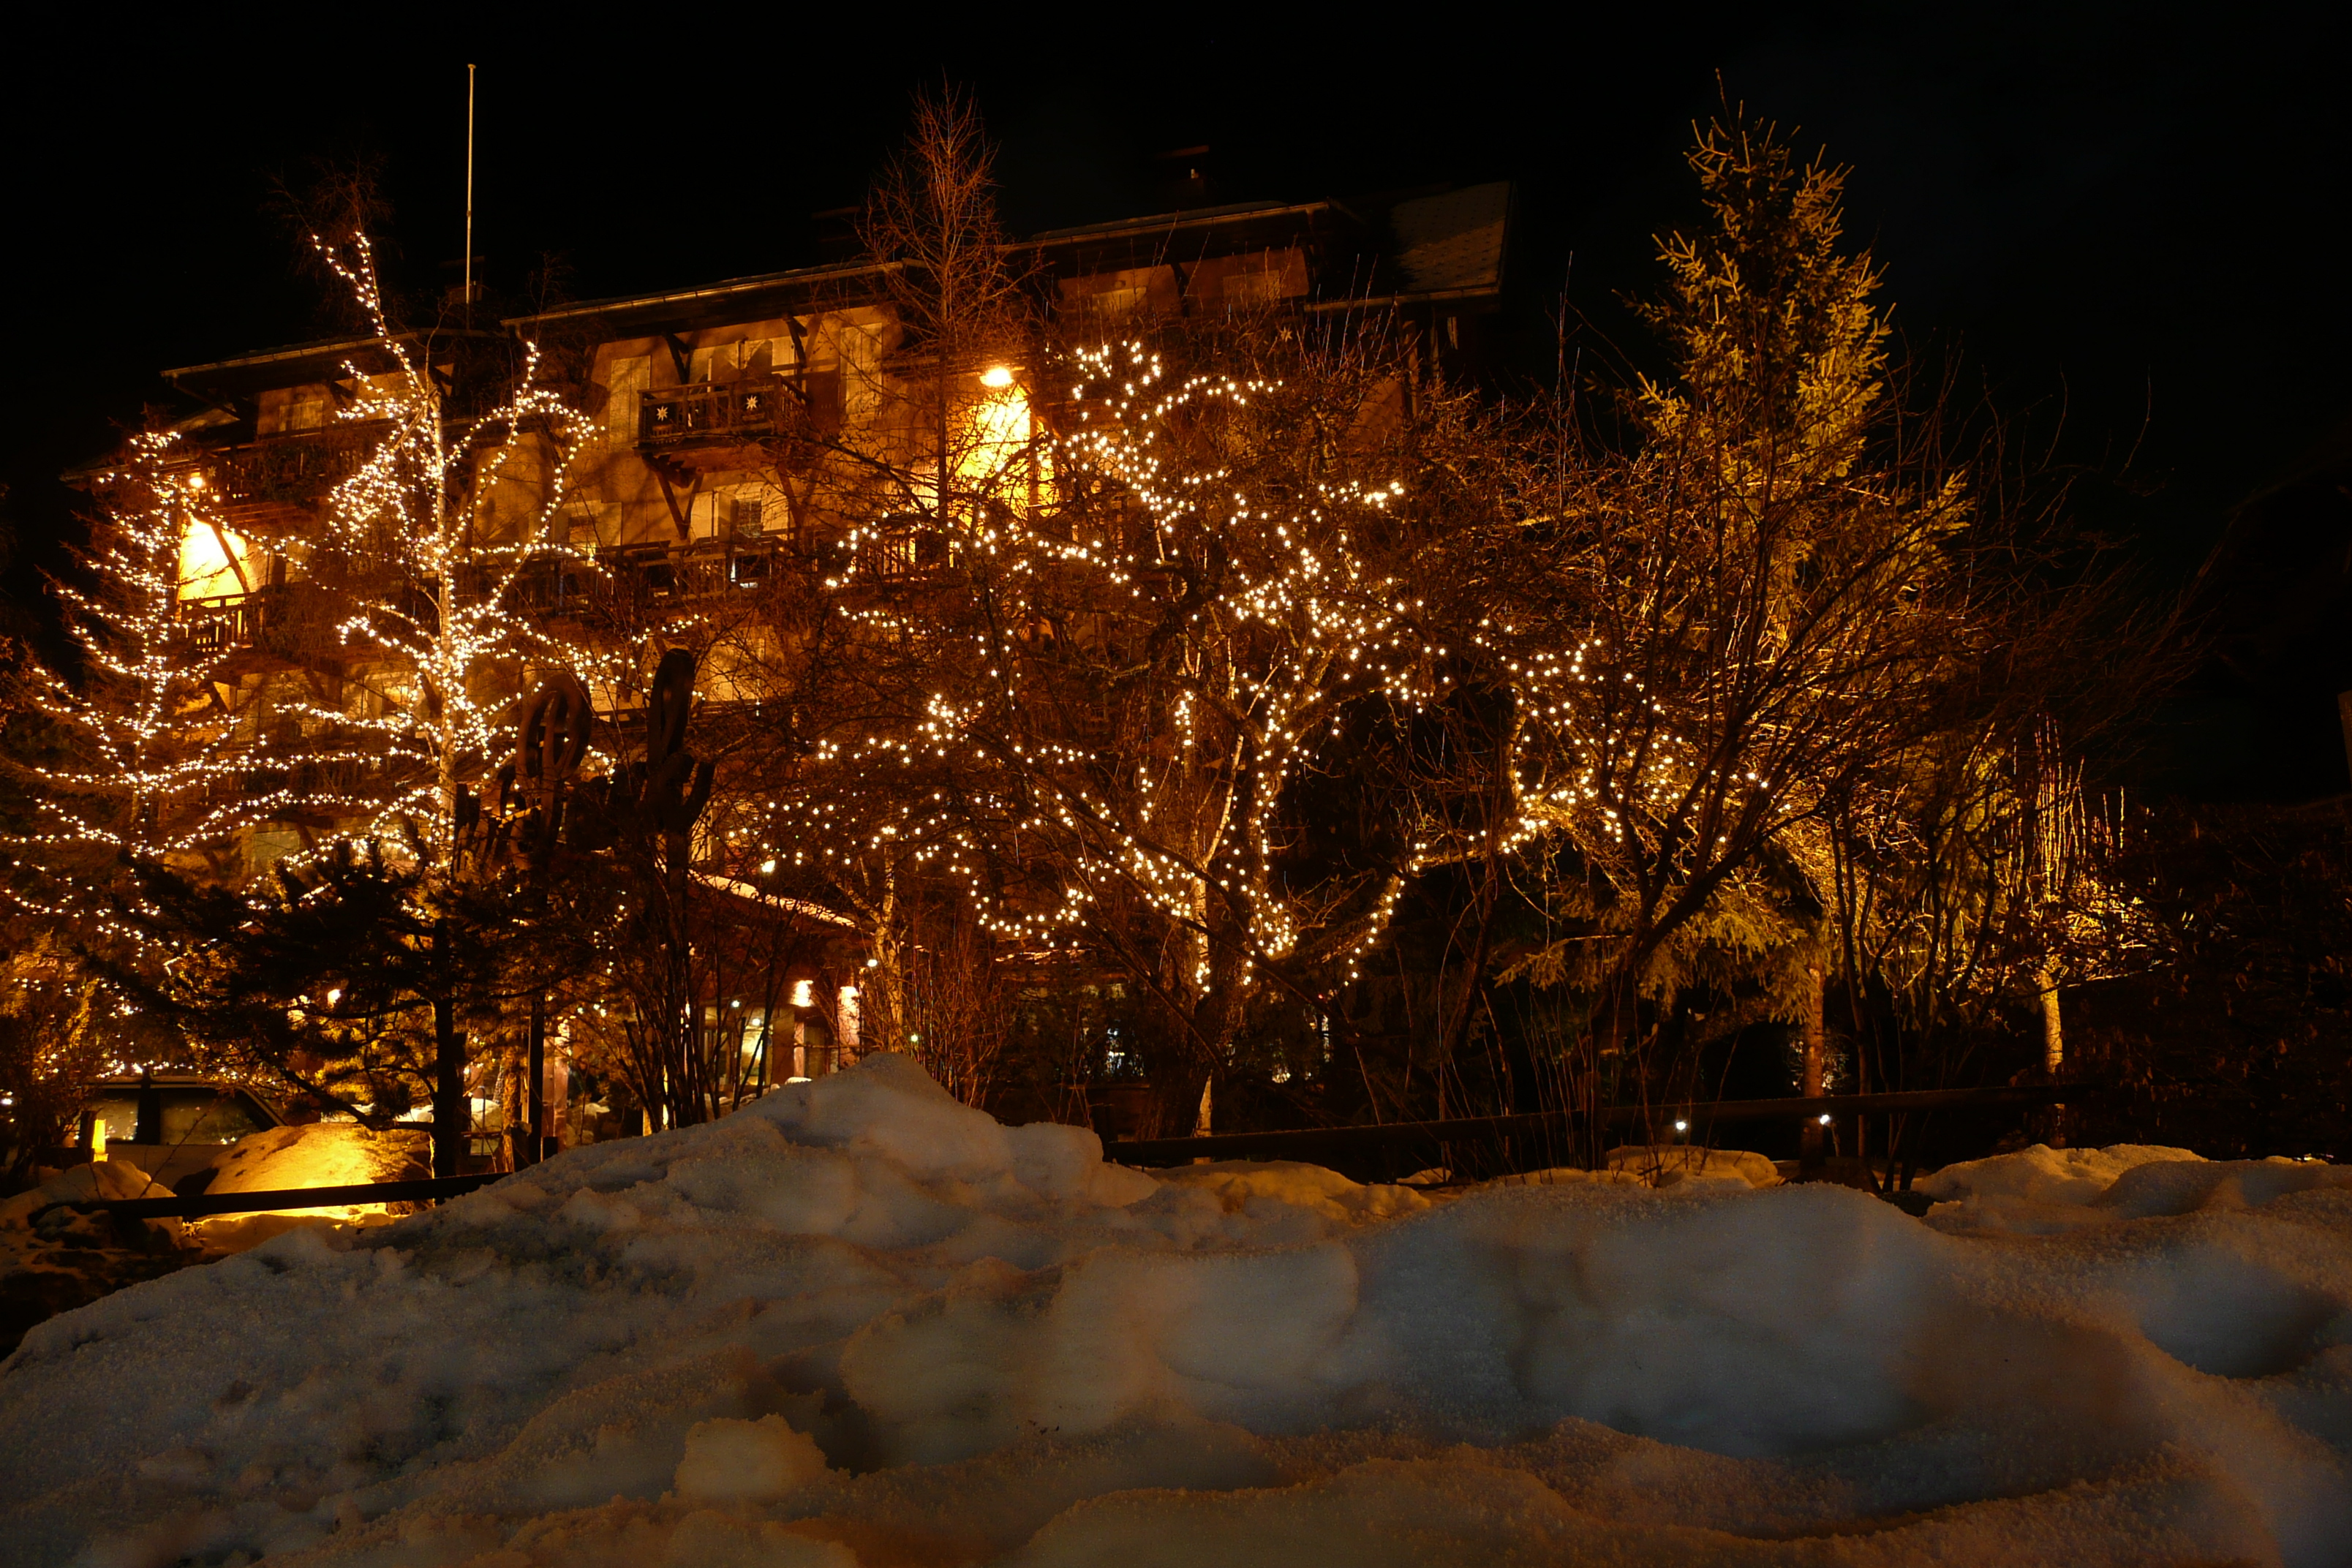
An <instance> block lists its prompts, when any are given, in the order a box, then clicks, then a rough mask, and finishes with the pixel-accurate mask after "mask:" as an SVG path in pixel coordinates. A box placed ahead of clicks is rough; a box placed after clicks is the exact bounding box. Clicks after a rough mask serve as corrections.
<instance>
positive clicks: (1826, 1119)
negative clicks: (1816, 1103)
mask: <svg viewBox="0 0 2352 1568" xmlns="http://www.w3.org/2000/svg"><path fill="white" fill-rule="evenodd" d="M1829 1124H1830V1119H1829V1117H1828V1115H1827V1114H1826V1113H1824V1114H1823V1115H1822V1126H1824V1127H1827V1126H1828V1125H1829Z"/></svg>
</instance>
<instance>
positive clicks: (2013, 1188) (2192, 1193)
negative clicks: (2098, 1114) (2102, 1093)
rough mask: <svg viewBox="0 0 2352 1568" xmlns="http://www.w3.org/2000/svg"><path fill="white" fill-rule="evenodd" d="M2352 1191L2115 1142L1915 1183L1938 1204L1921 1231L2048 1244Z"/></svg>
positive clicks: (2310, 1176)
mask: <svg viewBox="0 0 2352 1568" xmlns="http://www.w3.org/2000/svg"><path fill="white" fill-rule="evenodd" d="M2345 1186H2352V1170H2338V1169H2337V1168H2336V1167H2335V1166H2332V1165H2326V1164H2323V1163H2318V1162H2316V1161H2305V1160H2285V1159H2270V1160H2226V1161H2223V1160H2207V1159H2204V1158H2202V1157H2201V1156H2200V1155H2197V1154H2193V1153H2191V1152H2189V1151H2188V1150H2186V1149H2168V1148H2165V1147H2163V1146H2161V1145H2159V1144H2151V1143H2116V1144H2113V1145H2110V1146H2109V1147H2107V1148H2105V1149H2052V1148H2050V1147H2048V1146H2047V1145H2045V1144H2041V1143H2036V1144H2035V1145H2033V1146H2032V1148H2030V1149H2023V1150H2020V1151H2019V1152H2016V1153H2013V1154H1996V1155H1994V1156H1993V1157H1992V1158H1990V1159H1988V1160H1971V1161H1969V1162H1968V1163H1965V1164H1958V1165H1947V1166H1945V1167H1944V1168H1943V1169H1942V1170H1940V1171H1938V1172H1937V1173H1935V1174H1934V1175H1932V1176H1925V1177H1922V1178H1921V1179H1920V1180H1919V1181H1917V1182H1916V1183H1915V1184H1913V1190H1915V1191H1916V1192H1922V1193H1925V1194H1927V1195H1928V1196H1929V1197H1931V1198H1935V1199H1937V1200H1938V1201H1937V1203H1936V1205H1935V1206H1934V1207H1932V1208H1930V1209H1929V1210H1928V1211H1927V1223H1928V1224H1929V1225H1930V1226H1934V1227H1935V1228H1936V1229H1937V1230H1940V1231H1944V1232H1947V1233H1948V1234H1950V1235H1954V1236H2056V1235H2061V1234H2063V1233H2064V1232H2067V1231H2073V1230H2082V1229H2085V1228H2090V1227H2095V1226H2108V1225H2112V1224H2115V1223H2116V1222H2117V1221H2119V1220H2128V1219H2148V1218H2152V1217H2156V1216H2158V1215H2186V1214H2192V1213H2195V1212H2197V1211H2199V1210H2202V1209H2209V1208H2252V1207H2258V1206H2260V1205H2263V1204H2267V1203H2269V1202H2270V1201H2271V1200H2272V1199H2273V1198H2277V1197H2282V1196H2284V1195H2285V1194H2289V1193H2301V1192H2308V1191H2311V1190H2313V1189H2315V1188H2326V1187H2345Z"/></svg>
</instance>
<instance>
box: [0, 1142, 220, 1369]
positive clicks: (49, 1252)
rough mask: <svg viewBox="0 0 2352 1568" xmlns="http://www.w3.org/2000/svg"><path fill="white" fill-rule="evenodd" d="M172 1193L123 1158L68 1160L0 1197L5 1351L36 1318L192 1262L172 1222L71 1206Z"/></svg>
mask: <svg viewBox="0 0 2352 1568" xmlns="http://www.w3.org/2000/svg"><path fill="white" fill-rule="evenodd" d="M158 1195H160V1196H164V1197H169V1196H170V1195H171V1194H170V1193H169V1192H167V1191H164V1190H163V1189H162V1188H159V1187H157V1186H156V1185H155V1184H153V1182H152V1180H151V1179H150V1178H149V1176H148V1174H147V1173H146V1172H144V1171H142V1170H141V1169H140V1168H139V1167H138V1166H136V1165H133V1164H130V1163H127V1162H123V1161H119V1160H96V1161H91V1162H89V1163H85V1164H80V1165H70V1166H68V1167H67V1168H66V1169H65V1170H63V1171H60V1172H58V1173H57V1174H56V1175H54V1176H51V1177H50V1178H49V1179H48V1180H47V1181H46V1182H43V1183H42V1184H40V1185H39V1186H37V1187H34V1188H32V1189H31V1190H30V1191H27V1192H22V1193H18V1194H16V1195H15V1196H13V1197H10V1198H8V1199H6V1200H5V1202H0V1355H5V1354H6V1353H7V1352H10V1351H12V1350H14V1349H16V1344H17V1342H18V1341H19V1340H21V1339H22V1338H23V1337H24V1336H25V1334H26V1331H29V1330H30V1329H31V1328H32V1327H33V1325H34V1324H36V1323H38V1322H40V1321H42V1320H44V1319H46V1318H51V1317H55V1316H56V1315H57V1314H58V1313H59V1312H63V1311H68V1310H71V1309H73V1308H75V1307H79V1306H82V1305H84V1304H85V1303H87V1302H90V1301H94V1300H98V1299H99V1298H100V1297H101V1296H104V1295H106V1294H108V1293H109V1292H110V1291H114V1290H119V1289H121V1288H122V1287H123V1286H125V1285H131V1284H135V1283H137V1282H138V1281H140V1280H142V1279H154V1278H155V1277H156V1276H157V1275H159V1274H165V1273H169V1272H170V1271H171V1270H173V1269H174V1268H178V1267H180V1266H181V1264H182V1263H184V1262H185V1261H187V1260H188V1259H187V1258H186V1256H184V1255H183V1254H180V1253H178V1252H177V1251H176V1250H175V1248H176V1247H178V1246H179V1243H180V1240H181V1227H180V1226H179V1225H178V1224H177V1223H176V1222H174V1221H171V1220H131V1221H123V1222H117V1221H116V1220H114V1219H113V1218H112V1217H111V1216H110V1215H105V1214H102V1213H86V1212H84V1211H82V1210H80V1209H77V1208H72V1207H68V1206H67V1205H72V1204H79V1203H88V1202H90V1201H92V1200H94V1199H100V1198H136V1197H153V1196H158Z"/></svg>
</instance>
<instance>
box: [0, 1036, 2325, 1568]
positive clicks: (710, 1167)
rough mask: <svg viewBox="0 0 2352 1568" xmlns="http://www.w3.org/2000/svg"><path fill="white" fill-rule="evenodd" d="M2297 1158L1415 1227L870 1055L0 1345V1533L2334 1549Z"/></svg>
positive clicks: (1522, 1194) (1403, 1207) (996, 1558)
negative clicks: (1129, 1152) (1975, 1197)
mask: <svg viewBox="0 0 2352 1568" xmlns="http://www.w3.org/2000/svg"><path fill="white" fill-rule="evenodd" d="M1700 1164H1701V1167H1702V1169H1705V1168H1706V1165H1707V1164H1709V1162H1706V1161H1701V1162H1700ZM2273 1169H2277V1170H2281V1171H2285V1170H2288V1169H2289V1168H2287V1167H2274V1168H2273ZM2175 1171H2179V1172H2184V1173H2199V1172H2204V1171H2221V1172H2223V1173H2224V1174H2222V1175H2221V1176H2220V1177H2218V1178H2216V1179H2214V1180H2212V1181H2210V1182H2203V1181H2202V1178H2201V1177H2200V1180H2199V1181H2191V1180H2189V1176H2188V1175H2180V1176H2174V1175H2172V1174H2171V1173H2172V1172H2175ZM2233 1172H2234V1173H2233ZM2293 1173H2294V1182H2287V1181H2286V1180H2285V1179H2284V1177H2274V1178H2268V1179H2267V1181H2268V1184H2265V1180H2264V1179H2257V1176H2256V1175H2255V1174H2254V1173H2250V1172H2247V1171H2245V1170H2243V1169H2242V1168H2238V1167H2229V1166H2222V1165H2219V1164H2208V1163H2204V1162H2194V1163H2177V1164H2172V1165H2165V1164H2148V1163H2132V1164H2131V1165H2130V1166H2129V1168H2128V1169H2126V1170H2125V1172H2124V1173H2123V1175H2122V1176H2121V1177H2117V1178H2114V1179H2112V1180H2111V1181H2110V1183H2109V1184H2108V1186H2107V1187H2106V1188H2105V1189H2104V1190H2103V1192H2102V1194H2100V1196H2101V1197H2102V1198H2104V1197H2105V1196H2108V1195H2111V1194H2115V1193H2116V1192H2117V1191H2118V1190H2119V1189H2121V1188H2122V1187H2123V1186H2124V1185H2125V1184H2126V1182H2127V1181H2131V1180H2134V1179H2137V1180H2138V1181H2139V1182H2140V1185H2141V1188H2144V1189H2145V1190H2144V1191H2142V1190H2139V1189H2135V1192H2134V1193H2126V1194H2124V1195H2122V1196H2121V1197H2116V1199H2115V1201H2113V1202H2109V1203H2105V1205H2104V1207H2103V1208H2102V1210H2101V1213H2102V1215H2103V1218H2102V1220H2101V1221H2100V1223H2098V1224H2096V1225H2094V1226H2085V1227H2080V1228H2077V1229H2075V1230H2074V1231H2073V1232H2071V1233H2068V1234H2063V1235H2055V1236H2050V1237H2023V1238H2020V1237H2000V1238H1993V1239H1980V1238H1972V1237H1956V1236H1950V1235H1945V1234H1939V1233H1938V1232H1937V1230H1934V1229H1931V1228H1929V1227H1927V1226H1923V1225H1921V1224H1919V1223H1918V1222H1916V1221H1915V1220H1912V1219H1910V1218H1908V1217H1906V1215H1904V1214H1902V1213H1901V1212H1900V1211H1898V1210H1897V1209H1895V1207H1893V1206H1892V1205H1887V1204H1884V1203H1881V1202H1879V1201H1877V1200H1875V1199H1874V1198H1872V1197H1870V1196H1868V1195H1866V1194H1861V1193H1857V1192H1853V1191H1851V1190H1848V1189H1844V1188H1839V1187H1832V1186H1825V1185H1810V1186H1786V1187H1772V1188H1769V1190H1761V1191H1759V1190H1752V1189H1750V1188H1749V1187H1748V1184H1747V1182H1746V1181H1745V1180H1742V1181H1739V1182H1737V1183H1734V1182H1729V1181H1685V1182H1678V1183H1676V1184H1673V1185H1671V1186H1667V1187H1664V1188H1663V1189H1658V1190H1653V1189H1651V1188H1649V1187H1647V1186H1645V1185H1640V1184H1628V1183H1624V1182H1622V1181H1621V1182H1610V1183H1600V1182H1589V1181H1588V1182H1576V1183H1562V1184H1519V1185H1511V1186H1500V1185H1498V1186H1494V1187H1490V1188H1486V1189H1480V1190H1476V1191H1473V1192H1470V1193H1468V1194H1465V1195H1462V1196H1459V1197H1455V1198H1452V1199H1450V1200H1439V1201H1432V1200H1431V1199H1430V1198H1429V1197H1428V1196H1426V1195H1424V1194H1416V1193H1411V1192H1406V1191H1404V1190H1402V1189H1365V1188H1360V1187H1357V1186H1355V1185H1354V1184H1350V1183H1348V1182H1345V1181H1344V1180H1343V1179H1341V1178H1339V1177H1337V1176H1335V1175H1332V1174H1331V1173H1328V1172H1320V1171H1317V1170H1315V1169H1314V1168H1312V1167H1301V1166H1271V1167H1265V1166H1261V1167H1248V1166H1235V1165H1226V1166H1221V1167H1213V1166H1200V1167H1188V1168H1184V1169H1180V1170H1177V1171H1173V1172H1170V1173H1165V1175H1164V1176H1162V1177H1154V1176H1152V1175H1148V1174H1144V1173H1138V1172H1133V1171H1126V1170H1121V1169H1118V1168H1117V1167H1113V1166H1108V1165H1105V1164H1104V1163H1102V1161H1101V1158H1100V1150H1099V1146H1098V1145H1097V1143H1096V1142H1095V1140H1094V1138H1093V1137H1092V1135H1091V1134H1089V1133H1087V1132H1085V1131H1080V1130H1076V1129H1071V1128H1065V1127H1054V1126H1031V1127H1023V1128H1004V1127H1001V1126H999V1125H997V1124H996V1123H995V1122H993V1121H991V1120H989V1119H988V1118H987V1117H985V1116H982V1115H981V1114H979V1113H977V1112H974V1111H971V1110H965V1109H963V1108H961V1107H960V1106H958V1105H956V1104H955V1103H954V1102H953V1101H951V1100H949V1099H948V1098H947V1097H946V1096H945V1095H944V1094H943V1093H941V1092H940V1090H939V1089H937V1088H936V1087H934V1086H933V1085H931V1084H930V1082H929V1080H928V1079H925V1078H924V1077H923V1076H922V1075H921V1073H920V1072H919V1070H918V1069H916V1068H913V1067H912V1066H911V1065H909V1064H908V1063H907V1062H905V1061H903V1060H901V1059H899V1058H887V1057H886V1058H872V1059H869V1061H868V1062H866V1064H864V1065H862V1066H860V1067H859V1068H856V1070H854V1071H851V1072H848V1073H844V1074H839V1075H836V1076H834V1077H830V1078H827V1079H820V1080H818V1081H817V1082H815V1083H814V1084H804V1085H795V1086H793V1087H792V1088H790V1089H786V1090H783V1091H782V1092H779V1093H777V1094H774V1095H772V1096H771V1097H769V1098H768V1099H767V1100H763V1101H761V1102H760V1103H759V1104H757V1105H755V1106H753V1107H751V1108H749V1109H747V1110H743V1111H741V1112H740V1113H738V1114H737V1115H735V1116H732V1117H730V1118H729V1119H727V1120H726V1121H720V1122H718V1123H716V1124H713V1125H711V1126H708V1127H702V1128H696V1129H691V1130H688V1131H684V1132H677V1133H669V1134H664V1135H662V1136H658V1137H654V1138H646V1139H631V1140H625V1141H621V1142H611V1143H600V1144H596V1145H593V1146H591V1147H588V1148H584V1149H580V1150H576V1151H573V1152H569V1153H567V1154H565V1155H563V1156H562V1157H561V1158H559V1159H557V1160H554V1161H551V1162H550V1163H547V1164H545V1165H542V1166H540V1167H537V1168H535V1169H533V1170H531V1171H529V1172H526V1173H522V1174H520V1175H518V1176H515V1177H512V1178H509V1179H508V1180H506V1181H504V1182H501V1183H499V1184H498V1185H496V1186H494V1187H491V1188H488V1189H486V1190H485V1191H483V1192H480V1193H478V1194H474V1195H473V1196H471V1197H468V1198H465V1199H462V1200H459V1201H457V1202H456V1203H453V1204H450V1205H446V1206H444V1207H442V1208H440V1209H438V1210H436V1211H435V1212H433V1213H431V1214H427V1215H418V1216H415V1217H413V1218H410V1219H406V1220H403V1221H401V1222H399V1223H398V1224H395V1225H392V1226H383V1227H380V1228H373V1229H366V1230H360V1231H350V1232H338V1233H322V1232H318V1231H302V1232H297V1233H294V1234H290V1235H288V1236H285V1237H279V1238H278V1239H277V1240H275V1241H272V1242H270V1243H268V1244H267V1245H266V1246H263V1247H259V1248H257V1249H256V1250H254V1251H252V1252H249V1253H247V1254H245V1255H243V1256H241V1257H238V1258H232V1259H229V1260H228V1261H226V1262H224V1263H221V1264H217V1265H214V1266H211V1267H207V1268H198V1269H191V1270H187V1271H185V1272H183V1273H180V1274H177V1275H174V1276H173V1277H171V1278H169V1279H163V1280H159V1281H156V1282H154V1283H152V1284H148V1285H143V1286H141V1287H138V1288H136V1289H131V1290H127V1291H124V1292H122V1293H121V1294H118V1295H116V1296H113V1297H110V1298H109V1299H107V1300H103V1301H100V1302H98V1303H96V1304H94V1305H93V1306H90V1307H89V1308H86V1309H84V1310H79V1311H77V1312H73V1313H70V1314H68V1315H67V1316H65V1317H62V1318H59V1319H57V1320H54V1321H50V1322H48V1323H46V1324H44V1325H42V1326H41V1327H40V1328H38V1329H37V1330H35V1331H33V1333H32V1334H31V1335H29V1336H28V1337H27V1339H26V1342H25V1345H24V1348H23V1349H22V1350H20V1351H19V1352H17V1354H16V1356H15V1357H14V1358H13V1359H11V1360H10V1361H8V1362H7V1363H5V1364H0V1540H5V1541H6V1542H9V1548H8V1561H9V1562H10V1563H23V1564H26V1568H34V1565H45V1564H68V1563H82V1564H89V1565H90V1568H99V1565H100V1564H104V1565H108V1568H148V1565H151V1564H152V1565H156V1568H160V1565H162V1564H166V1563H180V1562H188V1563H200V1564H225V1563H230V1562H235V1561H247V1560H249V1559H250V1558H251V1557H254V1556H259V1555H262V1554H267V1555H268V1560H269V1561H270V1562H272V1563H278V1562H286V1563H299V1564H320V1565H323V1564H330V1563H332V1564H350V1565H355V1568H356V1565H361V1564H365V1565H370V1568H394V1565H399V1568H434V1565H439V1564H447V1565H450V1568H458V1565H469V1568H540V1565H545V1568H553V1565H555V1564H563V1565H565V1568H599V1565H607V1564H609V1565H611V1568H623V1565H630V1568H635V1565H648V1568H688V1565H692V1568H726V1565H731V1564H763V1565H772V1564H797V1563H808V1564H826V1565H829V1568H853V1565H861V1564H862V1565H863V1568H882V1565H884V1564H914V1563H940V1564H974V1563H992V1562H1003V1563H1017V1564H1022V1565H1024V1568H1046V1565H1060V1564H1079V1563H1119V1564H1121V1568H1147V1565H1150V1564H1160V1563H1168V1564H1175V1563H1210V1562H1213V1563H1235V1564H1256V1563H1263V1564H1277V1563H1278V1564H1285V1565H1294V1564H1307V1565H1313V1564H1323V1563H1330V1564H1351V1565H1352V1564H1422V1563H1427V1564H1438V1563H1465V1562H1484V1561H1496V1560H1503V1559H1508V1560H1510V1561H1514V1562H1521V1563H1560V1564H1568V1563H1671V1562H1707V1563H1774V1564H1791V1563H1824V1564H1827V1563H1840V1564H1853V1563H1918V1562H1938V1563H2018V1562H2033V1561H2047V1562H2059V1561H2063V1562H2067V1563H2115V1564H2144V1563H2205V1562H2213V1561H2228V1560H2244V1561H2250V1562H2257V1563H2272V1562H2277V1563H2296V1564H2300V1563H2334V1562H2341V1561H2343V1560H2345V1558H2346V1557H2347V1554H2352V1477H2347V1448H2352V1187H2347V1186H2346V1185H2345V1184H2343V1183H2344V1180H2345V1179H2347V1178H2352V1173H2337V1172H2332V1171H2329V1170H2327V1169H2326V1168H2324V1167H2294V1168H2293ZM1987 1180H1988V1181H1989V1182H1990V1180H1991V1178H1987ZM2200 1182H2201V1184H2200ZM1987 1190H1988V1191H1990V1186H1989V1187H1988V1188H1987ZM2135 1194H2137V1195H2135ZM1955 1201H1956V1202H1957V1201H1964V1200H1955ZM2037 1201H2040V1200H2037ZM2072 1206H2074V1207H2078V1208H2080V1207H2086V1206H2089V1205H2084V1204H2079V1203H2078V1204H2075V1205H2072ZM239 1553H244V1554H246V1556H245V1557H242V1558H241V1557H239V1556H238V1554H239Z"/></svg>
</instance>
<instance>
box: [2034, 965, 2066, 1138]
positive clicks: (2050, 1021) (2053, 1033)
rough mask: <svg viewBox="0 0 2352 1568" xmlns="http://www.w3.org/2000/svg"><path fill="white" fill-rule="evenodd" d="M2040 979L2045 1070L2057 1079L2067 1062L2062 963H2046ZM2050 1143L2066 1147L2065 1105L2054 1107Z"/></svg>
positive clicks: (2051, 1109)
mask: <svg viewBox="0 0 2352 1568" xmlns="http://www.w3.org/2000/svg"><path fill="white" fill-rule="evenodd" d="M2040 979H2041V981H2042V1071H2044V1072H2046V1073H2048V1074H2049V1075H2050V1076H2051V1077H2052V1078H2053V1079H2054V1078H2056V1077H2057V1076H2058V1071H2059V1069H2060V1068H2063V1067H2064V1066H2065V1065H2066V1029H2065V1022H2064V1020H2063V1018H2062V1017H2061V1016H2059V1011H2058V966H2057V965H2056V964H2045V965H2043V966H2042V973H2041V975H2040ZM2049 1142H2050V1146H2051V1147H2052V1148H2053V1149H2063V1148H2064V1147H2065V1146H2066V1108H2065V1106H2064V1105H2063V1104H2061V1105H2053V1106H2052V1107H2051V1108H2050V1140H2049Z"/></svg>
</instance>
